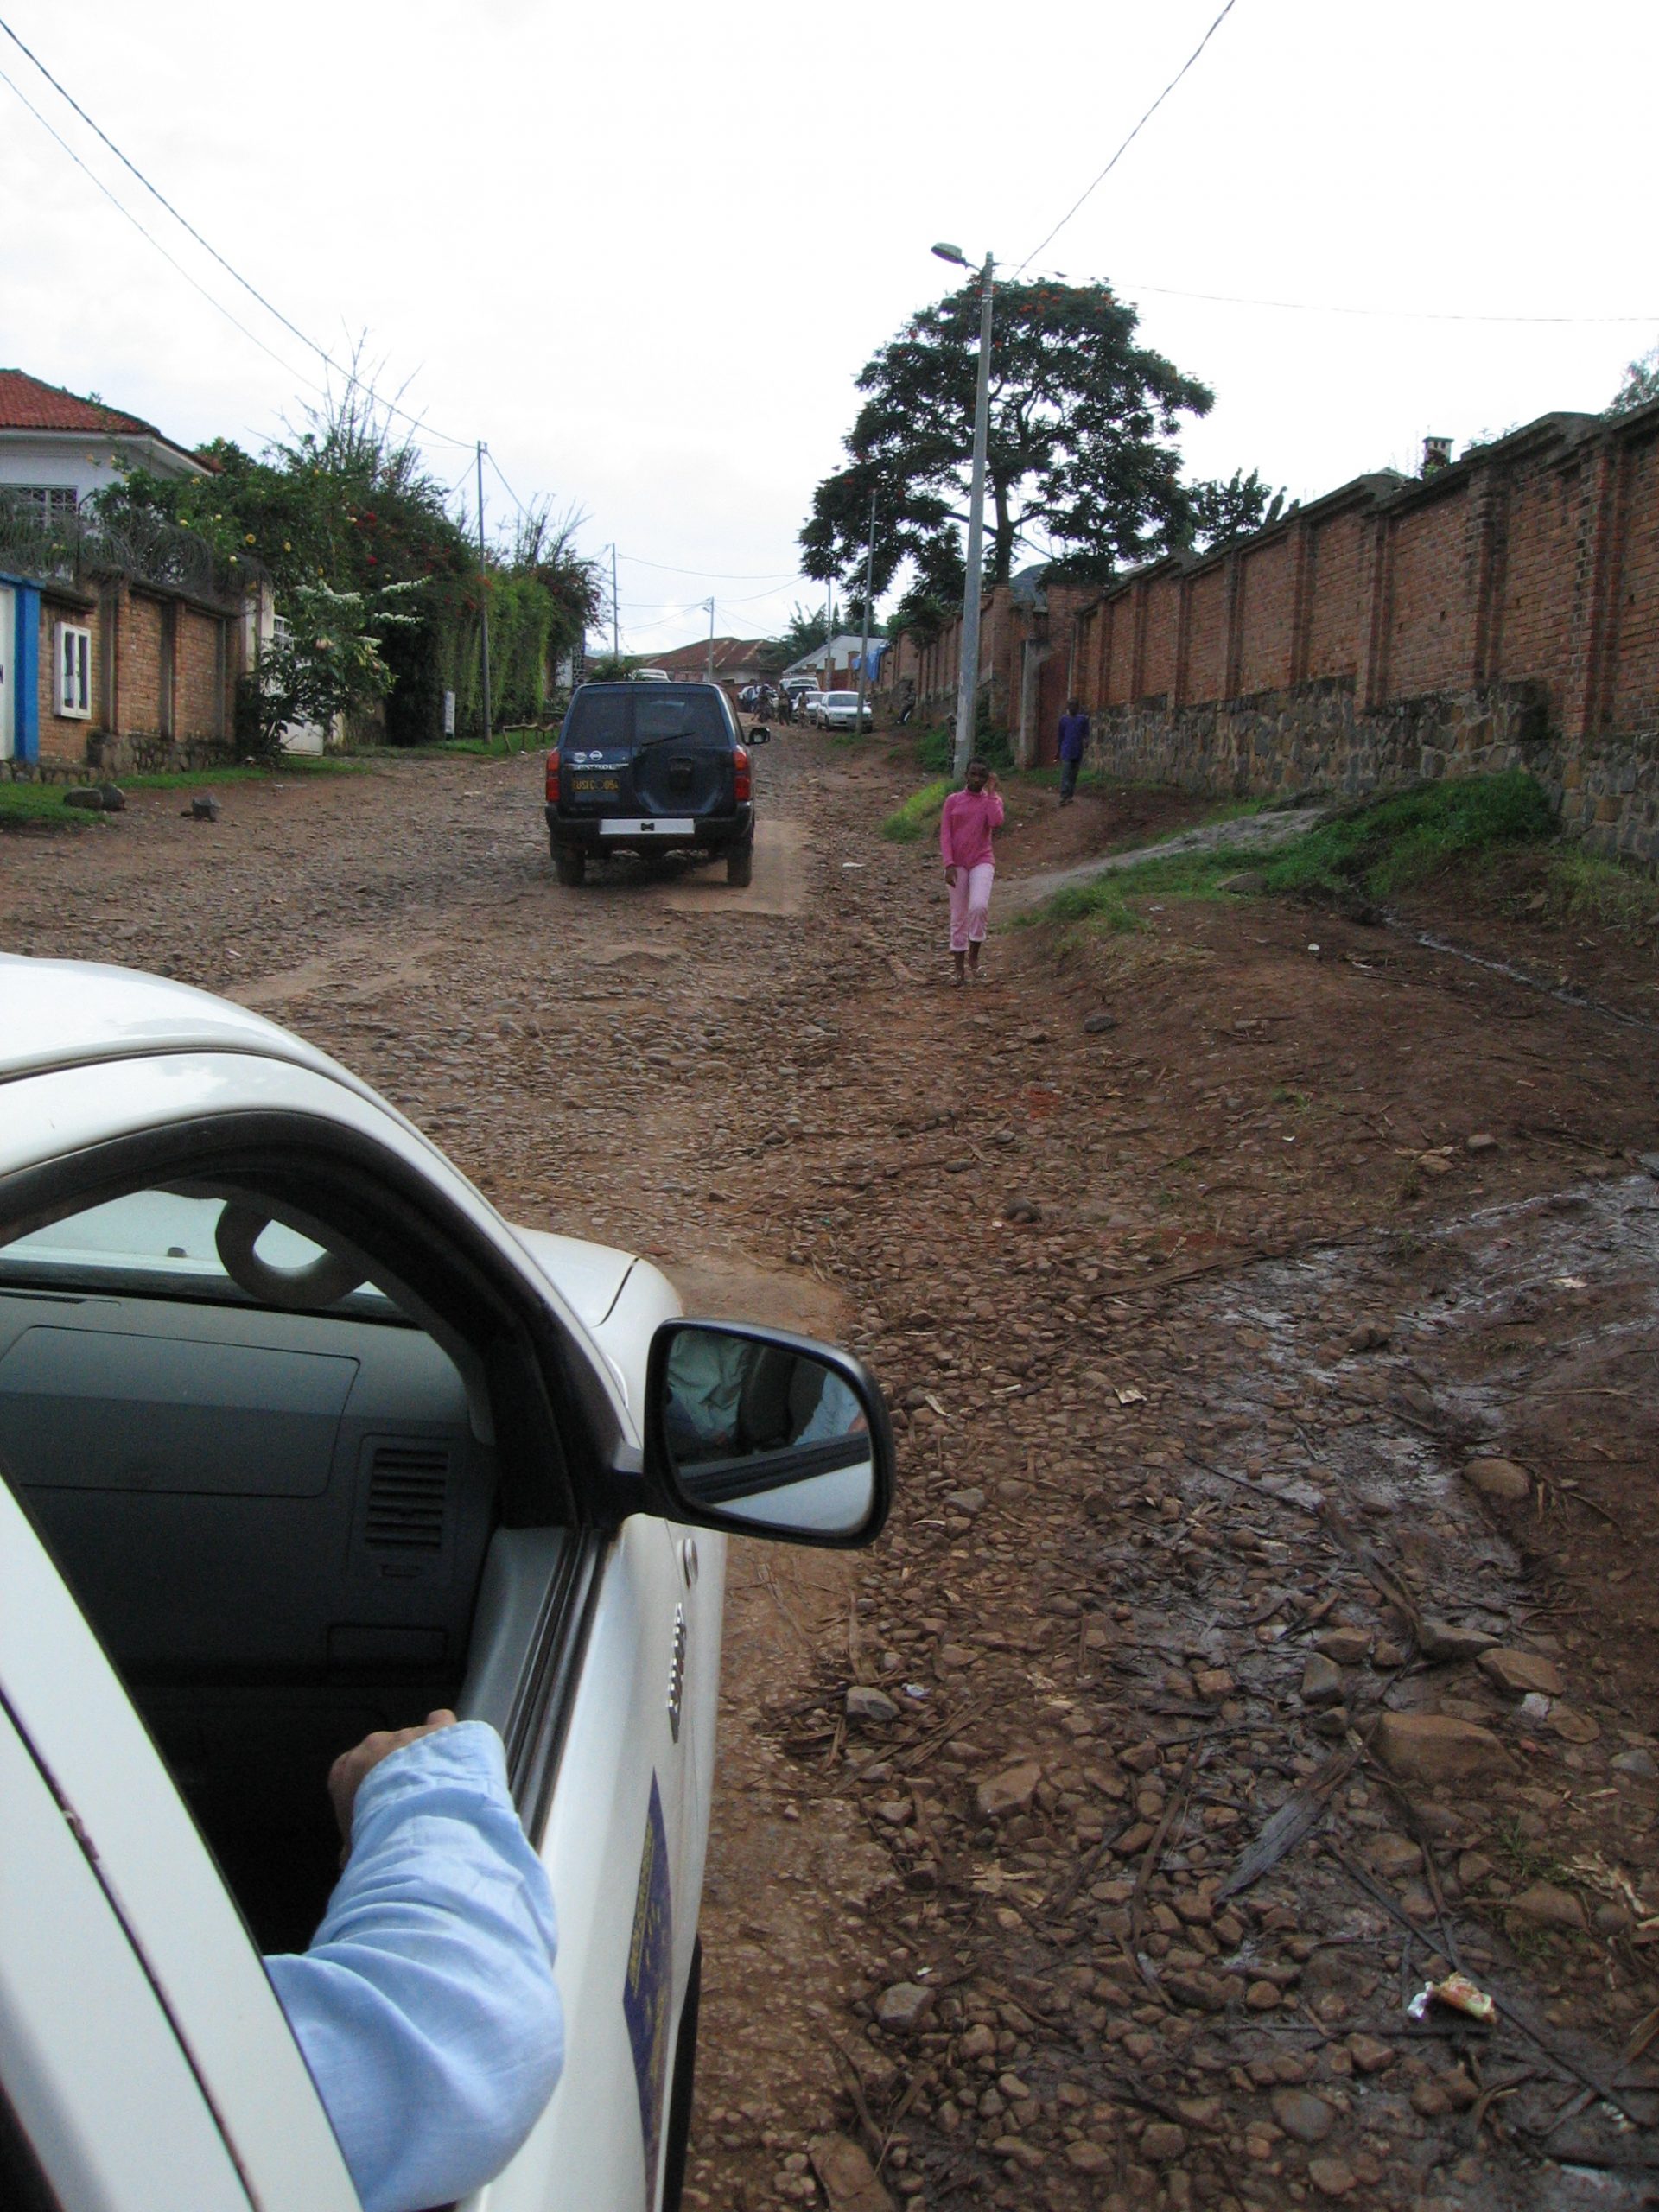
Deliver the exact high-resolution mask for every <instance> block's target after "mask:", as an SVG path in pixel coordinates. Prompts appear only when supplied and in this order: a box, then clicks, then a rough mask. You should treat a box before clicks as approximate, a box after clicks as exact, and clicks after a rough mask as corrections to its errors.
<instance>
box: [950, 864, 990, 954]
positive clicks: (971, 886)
mask: <svg viewBox="0 0 1659 2212" xmlns="http://www.w3.org/2000/svg"><path fill="white" fill-rule="evenodd" d="M995 874H996V865H995V861H981V862H980V863H979V865H978V867H977V868H958V869H957V880H956V881H955V882H954V883H953V884H952V885H951V886H950V950H951V951H952V952H966V951H967V950H968V947H969V944H984V942H985V924H986V920H987V918H988V916H989V913H990V911H991V879H992V878H993V877H994V876H995Z"/></svg>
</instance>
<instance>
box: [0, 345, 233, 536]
mask: <svg viewBox="0 0 1659 2212" xmlns="http://www.w3.org/2000/svg"><path fill="white" fill-rule="evenodd" d="M134 468H143V469H146V470H148V472H149V474H150V475H152V476H165V477H181V476H208V475H211V474H212V473H213V472H212V471H211V469H209V468H207V467H205V466H204V464H203V463H202V462H201V461H198V460H197V459H196V457H195V455H194V454H192V453H188V452H187V451H186V450H185V448H183V447H182V446H181V445H175V443H174V442H173V440H172V439H171V438H168V437H163V436H162V433H161V432H160V431H159V430H158V429H156V427H155V425H154V424H153V423H142V422H140V421H139V419H138V417H137V416H136V415H124V414H122V413H121V412H120V410H118V408H114V407H106V406H105V404H104V403H103V401H102V400H100V399H82V398H81V397H79V395H78V394H77V393H75V392H73V391H60V390H59V388H58V386H57V385H53V384H42V383H41V380H40V378H38V377H31V376H29V375H28V374H27V373H26V372H24V371H23V370H22V369H0V491H4V492H12V493H16V492H22V493H29V494H30V495H31V496H32V497H33V498H34V499H35V500H36V501H37V502H38V503H39V505H40V507H41V512H42V513H43V514H44V515H46V516H48V517H49V518H52V519H53V520H54V521H56V520H62V521H67V519H68V518H70V517H71V516H72V515H73V513H74V512H75V511H76V509H77V508H78V507H79V505H81V503H82V502H83V501H84V500H86V499H91V498H92V494H93V493H95V492H102V491H103V490H105V488H106V486H109V485H111V484H118V483H119V482H120V480H121V478H122V477H123V475H124V474H126V473H127V472H128V471H129V470H130V469H134Z"/></svg>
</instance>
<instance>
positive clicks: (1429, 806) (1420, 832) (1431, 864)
mask: <svg viewBox="0 0 1659 2212" xmlns="http://www.w3.org/2000/svg"><path fill="white" fill-rule="evenodd" d="M1263 810H1264V807H1263V805H1262V803H1260V802H1257V801H1254V800H1241V801H1237V802H1229V805H1228V809H1227V810H1226V811H1224V812H1222V813H1220V814H1218V815H1216V816H1211V817H1210V818H1211V820H1212V821H1213V820H1221V821H1229V820H1236V819H1237V818H1238V817H1240V816H1242V815H1244V814H1249V813H1258V812H1262V811H1263ZM1557 826H1558V825H1557V823H1556V821H1555V817H1554V813H1553V812H1552V811H1551V809H1550V804H1549V801H1548V798H1546V796H1545V794H1544V791H1543V788H1542V786H1541V785H1539V784H1537V783H1535V782H1534V780H1533V779H1532V778H1531V777H1530V776H1529V775H1526V774H1524V773H1523V772H1522V771H1521V770H1520V769H1512V770H1510V771H1508V772H1505V773H1504V774H1503V775H1501V776H1471V777H1466V778H1463V779H1459V780H1458V781H1455V782H1447V783H1440V784H1428V785H1422V786H1421V787H1419V788H1417V789H1415V790H1412V791H1400V792H1396V793H1395V794H1393V795H1392V796H1390V797H1389V798H1383V799H1379V800H1377V801H1376V802H1375V803H1374V804H1370V805H1368V806H1364V807H1357V808H1354V809H1352V810H1350V811H1349V812H1347V813H1345V814H1342V815H1339V816H1337V817H1335V818H1334V819H1332V821H1329V822H1325V823H1320V824H1319V827H1318V828H1317V829H1310V830H1308V831H1306V833H1305V834H1304V835H1303V836H1300V837H1297V838H1295V839H1294V840H1293V842H1291V843H1289V844H1287V845H1282V846H1281V847H1280V848H1279V849H1278V850H1277V851H1276V852H1268V853H1263V852H1260V851H1252V850H1250V849H1249V848H1247V847H1243V846H1228V845H1221V846H1217V847H1215V848H1213V849H1211V850H1209V851H1206V852H1196V853H1168V854H1165V855H1160V854H1159V853H1158V852H1157V851H1156V850H1155V849H1154V850H1153V851H1151V852H1149V853H1148V855H1147V858H1146V859H1145V860H1143V861H1135V862H1133V863H1131V864H1130V865H1129V866H1128V867H1125V868H1113V869H1112V870H1110V871H1109V873H1108V874H1103V875H1097V876H1096V877H1095V878H1094V879H1093V880H1091V881H1090V882H1087V883H1072V884H1068V885H1067V886H1066V887H1065V889H1064V890H1062V891H1058V892H1056V893H1055V894H1054V896H1053V898H1052V899H1049V900H1048V901H1047V902H1046V904H1045V905H1044V906H1041V907H1039V909H1038V910H1037V911H1036V912H1034V913H1033V914H1031V915H1028V916H1026V917H1023V918H1024V919H1027V920H1031V921H1049V922H1059V923H1063V924H1072V925H1076V924H1079V923H1081V924H1092V925H1096V926H1099V927H1102V928H1104V929H1108V930H1134V929H1137V928H1139V926H1140V924H1139V921H1138V920H1137V918H1136V916H1135V910H1134V907H1133V906H1131V905H1130V903H1129V902H1130V901H1131V900H1139V899H1148V898H1164V899H1215V898H1220V897H1224V896H1230V895H1231V894H1230V893H1224V890H1223V886H1224V884H1225V883H1226V882H1227V880H1228V878H1229V877H1231V876H1236V875H1238V874H1242V873H1248V874H1250V875H1251V876H1252V877H1253V878H1254V879H1255V883H1256V884H1257V885H1259V887H1260V888H1261V889H1262V890H1263V891H1267V892H1281V893H1282V892H1289V893H1301V894H1304V895H1306V894H1307V893H1315V894H1319V893H1323V894H1324V895H1325V896H1327V897H1328V896H1332V895H1338V896H1344V897H1351V896H1352V895H1353V894H1355V893H1363V894H1365V895H1367V896H1369V897H1370V898H1374V899H1378V898H1385V897H1387V896H1388V895H1389V893H1392V892H1396V891H1399V890H1402V889H1403V888H1404V887H1406V886H1407V885H1408V884H1410V883H1413V882H1415V881H1416V880H1418V879H1419V878H1420V877H1422V876H1425V875H1428V874H1433V872H1434V870H1435V869H1437V868H1442V867H1444V866H1446V864H1447V863H1448V862H1449V861H1453V860H1471V859H1476V858H1478V857H1479V856H1481V855H1485V854H1488V853H1497V852H1498V851H1500V850H1502V849H1504V848H1509V847H1514V846H1517V845H1522V844H1529V843H1535V842H1540V841H1541V840H1543V839H1545V838H1548V837H1553V836H1555V835H1556V832H1557ZM1172 834H1179V833H1172ZM1557 865H1558V866H1561V867H1570V868H1573V869H1574V870H1575V871H1576V872H1577V873H1576V874H1575V875H1574V878H1573V880H1575V881H1576V882H1579V883H1580V884H1581V885H1582V886H1584V887H1585V888H1584V889H1583V890H1582V892H1581V893H1580V895H1582V896H1585V897H1589V896H1592V895H1599V896H1601V897H1605V898H1608V899H1611V898H1612V897H1614V896H1615V895H1617V897H1618V899H1621V900H1624V901H1626V902H1629V903H1630V905H1631V906H1634V905H1636V904H1637V903H1638V902H1641V901H1642V900H1643V899H1644V898H1645V899H1646V901H1647V905H1646V907H1645V908H1644V911H1647V912H1651V913H1653V914H1655V915H1659V887H1656V886H1654V885H1652V884H1649V883H1648V882H1647V881H1646V880H1645V879H1644V878H1641V877H1637V876H1636V875H1634V874H1632V873H1630V871H1628V870H1625V869H1622V868H1612V867H1611V864H1610V863H1607V862H1601V861H1588V860H1586V857H1585V856H1584V855H1563V856H1562V860H1561V861H1560V862H1559V863H1557ZM1602 869H1606V870H1607V871H1608V872H1609V873H1610V874H1611V875H1612V876H1614V877H1616V878H1617V882H1616V884H1614V885H1605V884H1604V883H1603V882H1602V880H1601V877H1600V875H1599V874H1598V873H1597V871H1599V870H1602Z"/></svg>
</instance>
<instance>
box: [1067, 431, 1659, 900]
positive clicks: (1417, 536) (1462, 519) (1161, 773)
mask: <svg viewBox="0 0 1659 2212" xmlns="http://www.w3.org/2000/svg"><path fill="white" fill-rule="evenodd" d="M1183 601H1184V603H1183ZM1178 609H1179V615H1178V614H1177V612H1176V610H1178ZM1137 623H1138V624H1139V626H1140V629H1141V633H1142V634H1143V636H1144V639H1145V640H1146V649H1145V650H1144V652H1142V654H1141V658H1140V659H1139V661H1138V662H1137V661H1136V658H1135V653H1134V652H1133V650H1132V649H1126V647H1125V646H1124V645H1122V643H1121V642H1120V632H1123V631H1129V630H1133V629H1135V626H1136V625H1137ZM1177 629H1179V632H1180V635H1181V638H1182V644H1181V648H1180V652H1179V689H1178V690H1174V691H1173V692H1172V687H1171V684H1170V682H1169V671H1170V666H1171V658H1170V655H1169V653H1168V652H1167V651H1166V648H1165V646H1164V645H1163V643H1162V642H1161V641H1162V640H1164V639H1166V638H1167V637H1168V636H1169V635H1171V634H1173V632H1175V631H1176V630H1177ZM1154 640H1159V641H1160V642H1159V643H1157V644H1154ZM1077 643H1078V647H1079V650H1078V651H1077V654H1076V656H1075V659H1074V665H1075V667H1076V671H1077V690H1079V691H1080V693H1081V694H1082V695H1083V696H1084V703H1085V705H1087V706H1088V708H1089V709H1090V711H1091V712H1092V713H1093V714H1095V715H1096V749H1097V753H1098V755H1099V757H1100V759H1101V760H1102V762H1103V765H1107V766H1110V767H1111V768H1112V769H1113V770H1114V771H1116V772H1121V773H1129V774H1134V775H1135V776H1137V777H1143V778H1151V779H1168V780H1171V781H1174V782H1177V783H1180V784H1183V785H1187V786H1188V787H1190V788H1192V789H1198V790H1206V791H1217V792H1227V793H1247V792H1260V791H1288V790H1306V789H1313V788H1322V789H1334V790H1338V791H1346V792H1351V793H1360V792H1363V791H1370V790H1373V789H1376V788H1377V787H1378V786H1379V785H1385V784H1389V783H1394V782H1399V781H1401V780H1404V779H1411V778H1414V777H1424V776H1440V775H1455V774H1463V773H1474V772H1488V771H1490V770H1491V769H1493V768H1497V767H1503V766H1516V765H1519V766H1526V767H1527V768H1529V770H1530V771H1531V772H1533V773H1534V774H1535V775H1537V776H1538V777H1539V778H1540V779H1541V781H1542V782H1543V783H1544V784H1545V785H1546V786H1547V787H1548V789H1549V791H1551V793H1552V795H1553V796H1554V798H1555V799H1556V800H1557V802H1558V803H1559V804H1560V808H1561V811H1562V816H1563V819H1564V821H1565V822H1566V823H1567V826H1568V827H1569V828H1572V829H1579V830H1580V831H1582V832H1583V833H1584V835H1585V836H1586V840H1587V842H1590V843H1591V844H1592V845H1593V846H1594V847H1595V848H1597V849H1600V850H1604V851H1619V852H1624V853H1627V854H1630V855H1635V856H1637V857H1639V858H1641V859H1643V860H1644V861H1648V862H1649V864H1653V865H1659V404H1656V405H1655V406H1654V407H1652V408H1649V409H1646V410H1643V411H1642V412H1641V413H1639V414H1637V415H1633V416H1626V417H1624V418H1623V419H1622V420H1619V421H1617V422H1613V423H1608V422H1605V421H1604V420H1603V419H1602V418H1600V417H1599V416H1570V415H1554V416H1543V417H1542V418H1541V420H1540V421H1538V422H1537V423H1529V425H1527V426H1526V428H1525V429H1522V430H1518V431H1516V432H1514V433H1513V434H1512V435H1510V436H1509V437H1507V438H1504V439H1501V440H1499V441H1498V442H1497V443H1496V444H1494V445H1492V446H1489V447H1487V448H1484V449H1482V450H1481V451H1480V452H1478V453H1477V454H1474V455H1472V456H1471V457H1470V458H1469V459H1467V460H1465V461H1459V463H1458V464H1457V465H1456V466H1455V467H1451V468H1447V469H1445V470H1442V471H1441V472H1440V473H1439V474H1436V475H1434V476H1433V477H1431V478H1429V479H1428V480H1426V481H1422V482H1418V481H1410V482H1406V481H1402V480H1400V479H1398V478H1388V477H1373V478H1367V479H1361V480H1359V481H1357V483H1355V484H1353V485H1349V486H1344V487H1343V489H1342V490H1341V491H1339V492H1338V493H1332V495H1331V496H1330V497H1329V498H1328V499H1323V500H1319V501H1315V502H1314V503H1313V504H1312V505H1310V506H1308V507H1307V508H1306V509H1304V510H1301V511H1300V512H1296V513H1293V514H1291V515H1289V516H1287V517H1286V518H1283V520H1281V522H1280V523H1278V524H1275V525H1274V527H1273V529H1271V530H1269V531H1263V532H1262V534H1261V535H1260V536H1259V537H1256V538H1255V539H1253V540H1249V541H1247V542H1246V543H1245V544H1243V546H1241V547H1238V548H1236V549H1234V551H1233V554H1232V555H1231V556H1228V557H1222V558H1216V557H1214V556H1211V558H1209V559H1207V560H1198V561H1196V562H1193V561H1189V562H1187V563H1185V564H1177V563H1165V564H1162V565H1160V567H1158V568H1157V569H1152V570H1148V571H1144V572H1142V574H1141V575H1140V576H1138V577H1134V578H1129V579H1126V580H1125V582H1122V584H1119V585H1117V586H1116V587H1113V588H1110V589H1109V591H1108V592H1107V593H1106V594H1104V596H1103V600H1102V601H1101V603H1100V604H1099V605H1098V606H1097V607H1094V608H1092V609H1090V610H1089V611H1088V612H1087V613H1086V614H1084V615H1083V616H1081V617H1080V618H1079V620H1078V624H1077Z"/></svg>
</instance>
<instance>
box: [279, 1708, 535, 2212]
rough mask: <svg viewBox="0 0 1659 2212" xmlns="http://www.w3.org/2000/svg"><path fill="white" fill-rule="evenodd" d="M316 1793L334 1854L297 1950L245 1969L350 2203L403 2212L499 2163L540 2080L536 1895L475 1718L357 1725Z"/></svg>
mask: <svg viewBox="0 0 1659 2212" xmlns="http://www.w3.org/2000/svg"><path fill="white" fill-rule="evenodd" d="M328 1793H329V1796H331V1797H332V1798H333V1800H334V1812H335V1815H336V1817H337V1818H338V1820H339V1822H340V1833H341V1835H342V1836H343V1837H344V1839H345V1840H346V1847H347V1850H348V1853H349V1855H348V1856H347V1858H346V1864H345V1870H344V1872H342V1873H341V1875H340V1880H339V1881H338V1883H336V1885H335V1886H334V1895H333V1896H332V1897H330V1898H329V1900H328V1910H327V1912H326V1913H325V1914H324V1916H323V1920H322V1924H321V1927H320V1928H319V1929H318V1930H317V1932H316V1934H315V1936H313V1937H312V1939H311V1947H310V1948H309V1949H308V1951H306V1952H305V1953H304V1954H303V1955H301V1956H295V1955H285V1956H283V1957H277V1958H269V1959H267V1960H266V1961H265V1970H266V1972H267V1973H268V1974H270V1979H271V1981H272V1983H273V1985H274V1986H275V1987H276V1991H277V1998H278V2000H279V2001H280V2003H281V2005H282V2007H283V2012H285V2013H286V2014H287V2016H288V2023H289V2026H290V2027H291V2028H292V2030H293V2031H294V2036H295V2040H296V2042H297V2043H298V2044H299V2046H300V2050H301V2053H302V2056H303V2057H304V2059H305V2063H306V2064H307V2066H308V2068H309V2069H310V2071H311V2078H312V2080H313V2081H314V2082H315V2083H316V2086H317V2094H319V2095H320V2096H321V2099H322V2101H323V2105H324V2107H325V2108H326V2110H327V2114H328V2118H329V2120H330V2121H331V2122H332V2124H333V2126H334V2133H335V2135H336V2136H337V2137H338V2138H339V2141H340V2150H341V2152H343V2153H344V2155H345V2159H346V2166H347V2168H348V2170H349V2171H350V2173H351V2177H352V2180H353V2183H354V2184H355V2186H356V2189H357V2193H358V2195H359V2196H360V2197H361V2198H362V2200H363V2207H364V2212H423V2207H426V2206H430V2205H435V2204H448V2203H449V2202H452V2200H453V2199H454V2198H455V2197H457V2196H465V2195H466V2194H467V2191H468V2190H474V2189H478V2188H480V2187H481V2186H482V2184H483V2183H485V2182H486V2181H489V2180H491V2179H492V2178H493V2177H494V2176H495V2175H496V2174H498V2173H499V2171H501V2169H502V2167H503V2166H505V2164H506V2163H507V2161H508V2159H509V2158H512V2155H513V2153H514V2152H516V2151H517V2150H518V2147H519V2145H521V2144H522V2143H523V2142H524V2139H525V2137H526V2136H527V2135H528V2134H529V2133H530V2131H531V2128H532V2127H533V2126H535V2124H536V2122H537V2120H538V2119H539V2118H540V2116H541V2113H542V2111H543V2107H545V2105H546V2103H547V2101H548V2099H549V2098H550V2096H551V2095H552V2094H553V2086H554V2084H555V2082H556V2081H557V2080H558V2078H559V2069H560V2068H561V2066H562V2064H563V2057H564V2023H563V2016H562V2014H561V2012H560V2009H559V1996H558V1991H557V1989H556V1987H555V1986H554V1980H553V1961H554V1955H555V1953H556V1948H557V1931H556V1926H555V1923H554V1916H553V1895H552V1891H551V1890H550V1887H549V1885H548V1879H547V1873H546V1871H545V1869H544V1868H543V1866H542V1863H541V1861H540V1859H538V1858H537V1856H536V1853H535V1852H534V1851H533V1850H532V1849H531V1844H530V1840H529V1838H528V1837H527V1836H526V1835H525V1834H524V1829H523V1827H521V1826H520V1824H519V1820H518V1814H517V1812H516V1811H515V1810H514V1809H513V1803H512V1797H511V1796H510V1795H509V1794H508V1790H507V1771H506V1760H505V1756H504V1754H503V1751H502V1748H501V1739H500V1738H499V1736H498V1735H497V1734H496V1732H495V1731H494V1729H493V1728H489V1727H486V1726H485V1725H484V1724H483V1723H482V1722H481V1721H476V1720H467V1721H457V1719H455V1716H454V1713H448V1712H439V1713H431V1714H429V1717H428V1719H427V1720H426V1722H425V1724H424V1725H423V1726H421V1727H418V1728H399V1729H397V1730H388V1731H385V1732H381V1733H378V1734H376V1735H372V1736H370V1737H367V1738H365V1740H364V1741H363V1742H362V1743H361V1744H359V1745H357V1747H356V1749H355V1750H353V1751H346V1752H345V1753H344V1754H342V1756H341V1757H340V1758H338V1759H336V1760H335V1761H334V1767H333V1770H332V1771H331V1772H330V1774H329V1777H328Z"/></svg>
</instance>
